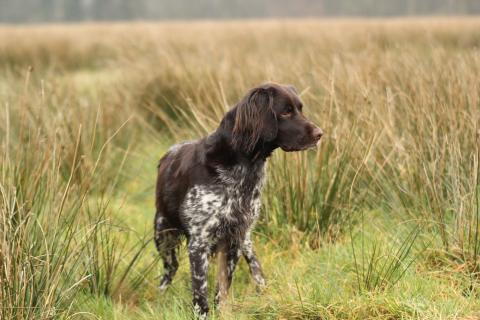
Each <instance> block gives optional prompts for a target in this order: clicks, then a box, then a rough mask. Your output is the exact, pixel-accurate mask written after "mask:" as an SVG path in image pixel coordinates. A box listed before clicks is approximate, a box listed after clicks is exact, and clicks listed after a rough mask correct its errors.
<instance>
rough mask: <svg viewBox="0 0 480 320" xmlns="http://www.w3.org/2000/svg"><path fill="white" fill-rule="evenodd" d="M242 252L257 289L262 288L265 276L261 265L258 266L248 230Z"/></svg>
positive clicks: (264, 283)
mask: <svg viewBox="0 0 480 320" xmlns="http://www.w3.org/2000/svg"><path fill="white" fill-rule="evenodd" d="M242 253H243V256H244V257H245V260H246V261H247V263H248V267H249V268H250V273H251V274H252V277H253V280H255V282H256V284H257V287H258V289H263V288H264V287H265V285H266V282H265V277H264V276H263V271H262V267H261V266H260V262H259V261H258V258H257V255H256V254H255V251H254V250H253V243H252V240H251V239H250V232H248V233H247V236H246V238H245V241H244V243H243V247H242Z"/></svg>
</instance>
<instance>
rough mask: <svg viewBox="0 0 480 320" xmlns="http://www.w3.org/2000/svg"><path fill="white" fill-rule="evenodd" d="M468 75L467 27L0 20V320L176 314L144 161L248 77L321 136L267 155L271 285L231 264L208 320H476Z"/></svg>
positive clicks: (475, 175) (479, 236) (259, 232)
mask: <svg viewBox="0 0 480 320" xmlns="http://www.w3.org/2000/svg"><path fill="white" fill-rule="evenodd" d="M479 74H480V19H478V18H449V19H447V18H428V19H427V18H417V19H413V18H412V19H391V20H382V19H377V20H362V19H331V20H328V19H327V20H283V21H255V20H250V21H221V22H208V21H205V22H168V23H167V22H165V23H130V24H127V23H124V24H122V23H118V24H83V25H43V26H0V159H1V160H0V164H1V168H0V253H1V254H0V319H5V320H7V319H168V320H170V319H190V318H191V317H192V313H191V293H190V275H189V266H188V259H187V256H186V254H185V250H183V251H181V253H180V256H181V258H180V270H179V272H178V274H177V276H176V278H175V279H174V281H173V284H172V286H171V288H169V289H168V290H167V291H166V292H165V293H160V292H159V291H158V289H157V288H158V282H159V276H160V275H161V273H162V266H161V263H159V261H158V257H157V253H156V250H155V246H154V244H153V241H152V237H153V229H152V228H153V226H152V224H153V217H154V185H155V179H156V165H157V163H158V160H159V159H160V157H161V156H162V154H163V153H164V152H165V151H166V150H167V149H168V147H169V146H170V145H171V144H173V143H175V142H177V141H181V140H185V139H192V138H196V137H199V136H202V135H206V134H207V133H208V132H211V131H212V130H213V129H215V127H216V125H217V124H218V122H219V119H221V117H222V115H223V113H224V112H225V111H226V110H228V109H229V108H230V107H231V106H233V105H234V104H235V103H236V102H237V101H238V100H239V99H240V97H242V96H243V94H244V93H245V92H246V91H247V90H248V89H249V88H251V87H253V86H255V85H258V84H260V83H263V82H265V81H275V82H279V83H289V84H293V85H294V86H295V87H296V88H297V90H298V91H299V92H301V98H302V100H303V102H304V104H305V113H306V115H307V116H308V117H309V118H311V119H313V120H314V122H315V123H316V124H318V125H319V126H320V127H322V128H323V130H324V132H325V135H324V137H323V138H322V143H321V145H320V146H319V147H318V148H317V149H316V150H309V151H305V152H300V153H288V154H287V153H283V152H282V151H276V152H275V153H274V155H273V156H272V157H271V159H270V160H269V165H268V178H267V182H266V186H265V190H264V191H265V192H264V194H263V204H262V206H263V207H262V216H261V219H260V221H259V223H258V225H257V227H256V229H255V232H254V242H255V244H256V248H257V253H258V255H259V258H260V261H261V262H262V264H263V268H264V271H265V274H266V277H267V282H268V285H267V287H266V289H265V290H264V291H262V292H257V291H256V289H255V286H254V283H253V281H252V279H251V278H250V275H249V272H248V268H247V266H246V264H245V262H244V261H241V263H240V264H239V268H238V269H237V272H236V274H235V277H234V281H233V285H232V289H231V292H230V297H229V300H228V303H227V305H226V306H225V307H224V309H222V310H220V311H219V310H214V311H213V312H212V315H211V318H212V319H252V318H253V319H478V318H479V317H480V299H479V295H480V258H479V252H480V168H479V159H480V76H479ZM212 265H215V264H212ZM214 283H215V267H212V268H211V272H210V278H209V286H210V288H212V287H213V286H214ZM210 291H211V292H212V294H213V290H210Z"/></svg>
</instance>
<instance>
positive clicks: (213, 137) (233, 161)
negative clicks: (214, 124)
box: [206, 122, 277, 167]
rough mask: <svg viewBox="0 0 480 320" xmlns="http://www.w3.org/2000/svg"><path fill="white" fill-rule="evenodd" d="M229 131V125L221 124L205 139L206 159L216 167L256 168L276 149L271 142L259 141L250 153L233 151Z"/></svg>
mask: <svg viewBox="0 0 480 320" xmlns="http://www.w3.org/2000/svg"><path fill="white" fill-rule="evenodd" d="M231 130H232V129H231V125H230V126H229V125H228V123H224V122H222V124H221V125H220V127H219V128H218V129H217V130H216V131H215V132H213V133H212V134H210V135H209V136H208V137H207V139H206V145H207V158H208V159H210V160H212V161H213V162H214V163H215V164H217V165H221V166H224V167H232V166H235V165H245V166H248V167H257V165H258V164H259V163H264V162H265V161H266V160H267V158H268V157H270V156H271V155H272V153H273V151H274V150H275V149H276V148H277V146H276V145H275V144H274V143H272V142H264V141H262V140H259V141H258V142H257V144H256V145H255V147H254V148H253V149H252V150H251V151H250V152H244V151H241V150H235V148H234V147H233V144H232V134H231V132H232V131H231Z"/></svg>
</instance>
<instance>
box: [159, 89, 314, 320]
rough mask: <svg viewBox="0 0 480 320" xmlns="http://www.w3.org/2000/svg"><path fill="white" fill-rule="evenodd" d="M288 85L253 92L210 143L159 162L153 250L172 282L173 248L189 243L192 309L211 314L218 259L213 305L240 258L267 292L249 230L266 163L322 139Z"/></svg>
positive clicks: (177, 149) (180, 147)
mask: <svg viewBox="0 0 480 320" xmlns="http://www.w3.org/2000/svg"><path fill="white" fill-rule="evenodd" d="M301 110H302V105H301V102H300V100H299V99H298V97H297V95H296V92H295V91H294V89H293V88H292V87H290V86H283V85H277V84H272V83H270V84H265V85H262V86H260V87H257V88H254V89H252V90H251V91H250V92H249V93H248V94H247V95H246V96H245V97H244V98H243V99H242V100H241V101H240V102H239V103H238V104H237V105H236V106H235V107H234V108H233V109H231V110H230V111H229V112H227V114H226V115H225V117H224V118H223V119H222V121H221V123H220V125H219V127H218V129H217V130H216V131H215V132H213V133H211V134H210V135H208V136H207V137H205V138H202V139H199V140H196V141H188V142H184V143H181V144H177V145H174V146H173V147H172V148H170V150H169V151H168V152H167V153H166V154H165V155H164V157H163V158H162V159H161V160H160V163H159V166H158V178H157V186H156V215H155V244H156V246H157V249H158V251H159V252H160V254H161V257H162V260H163V264H164V270H165V274H164V276H163V278H162V280H161V282H160V288H161V289H165V288H166V287H167V286H168V284H170V282H171V281H172V279H173V276H174V275H175V273H176V271H177V268H178V261H177V258H176V249H177V247H178V245H179V243H180V238H181V236H182V235H184V236H186V238H187V242H188V254H189V259H190V269H191V275H192V291H193V305H194V308H195V309H196V311H197V312H198V313H199V314H201V315H206V314H207V313H208V309H209V308H208V303H207V278H206V277H207V271H208V258H209V256H210V255H211V254H212V253H218V263H219V275H218V285H217V294H216V299H215V300H216V302H217V303H218V302H220V301H221V300H223V298H224V297H225V296H226V294H227V291H228V288H229V286H230V284H231V281H232V276H233V272H234V270H235V266H236V264H237V262H238V260H239V258H240V257H241V256H242V255H243V256H244V257H245V259H246V261H247V263H248V265H249V267H250V271H251V273H252V276H253V278H254V280H255V281H256V283H257V284H258V285H259V286H261V287H262V286H264V285H265V280H264V277H263V273H262V270H261V267H260V263H259V261H258V259H257V257H256V255H255V252H254V249H253V245H252V241H251V237H250V235H251V231H252V229H253V227H254V225H255V222H256V221H257V219H258V217H259V214H260V195H261V189H262V184H263V180H264V172H265V164H266V159H267V158H268V157H269V156H270V155H271V153H272V152H273V151H274V150H275V149H276V148H278V147H280V148H282V149H283V150H286V151H296V150H302V149H306V148H309V147H311V146H314V145H316V143H317V142H318V140H319V139H320V136H321V135H322V132H321V130H320V129H319V128H317V127H316V126H315V125H313V124H312V123H311V122H310V121H308V120H306V119H305V117H303V115H302V113H301Z"/></svg>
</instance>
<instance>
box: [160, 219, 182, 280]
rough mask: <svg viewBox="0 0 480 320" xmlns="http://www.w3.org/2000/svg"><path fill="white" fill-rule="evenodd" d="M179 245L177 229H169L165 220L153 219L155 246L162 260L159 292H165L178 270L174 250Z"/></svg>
mask: <svg viewBox="0 0 480 320" xmlns="http://www.w3.org/2000/svg"><path fill="white" fill-rule="evenodd" d="M179 243H180V234H179V232H178V230H177V229H173V228H171V227H170V226H169V225H168V223H166V221H165V218H163V217H162V216H160V215H157V219H155V245H156V247H157V250H158V253H159V254H160V256H161V258H162V260H163V269H164V274H163V277H162V280H160V290H165V289H166V288H167V287H168V285H169V284H170V283H171V282H172V280H173V277H174V276H175V273H176V272H177V269H178V261H177V256H176V249H177V246H178V245H179Z"/></svg>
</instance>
